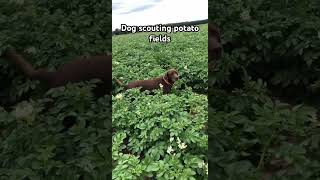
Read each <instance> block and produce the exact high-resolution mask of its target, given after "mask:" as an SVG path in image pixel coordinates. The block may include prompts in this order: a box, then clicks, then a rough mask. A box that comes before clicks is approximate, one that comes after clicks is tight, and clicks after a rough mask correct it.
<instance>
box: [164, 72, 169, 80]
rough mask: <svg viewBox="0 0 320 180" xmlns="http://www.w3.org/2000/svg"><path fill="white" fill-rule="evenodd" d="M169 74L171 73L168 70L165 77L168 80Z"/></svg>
mask: <svg viewBox="0 0 320 180" xmlns="http://www.w3.org/2000/svg"><path fill="white" fill-rule="evenodd" d="M169 76H170V75H169V71H167V72H166V74H165V75H164V78H165V79H166V80H169Z"/></svg>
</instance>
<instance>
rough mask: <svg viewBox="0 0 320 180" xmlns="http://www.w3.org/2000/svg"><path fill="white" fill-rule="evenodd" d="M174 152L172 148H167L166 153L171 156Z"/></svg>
mask: <svg viewBox="0 0 320 180" xmlns="http://www.w3.org/2000/svg"><path fill="white" fill-rule="evenodd" d="M173 151H174V149H173V148H172V146H169V147H168V149H167V153H168V154H171V153H172V152H173Z"/></svg>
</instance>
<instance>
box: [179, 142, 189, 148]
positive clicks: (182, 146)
mask: <svg viewBox="0 0 320 180" xmlns="http://www.w3.org/2000/svg"><path fill="white" fill-rule="evenodd" d="M178 146H179V148H180V149H185V148H187V145H186V144H185V143H181V144H178Z"/></svg>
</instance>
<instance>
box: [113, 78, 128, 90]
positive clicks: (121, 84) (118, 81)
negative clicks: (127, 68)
mask: <svg viewBox="0 0 320 180" xmlns="http://www.w3.org/2000/svg"><path fill="white" fill-rule="evenodd" d="M115 80H116V81H117V83H118V84H119V85H120V86H122V87H124V88H127V86H126V85H125V84H123V82H122V81H120V80H119V79H117V78H115Z"/></svg>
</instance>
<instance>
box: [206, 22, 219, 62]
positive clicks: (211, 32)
mask: <svg viewBox="0 0 320 180" xmlns="http://www.w3.org/2000/svg"><path fill="white" fill-rule="evenodd" d="M208 36H209V37H208V41H209V42H208V53H209V61H211V60H215V59H219V58H220V57H221V56H222V53H223V49H222V45H221V38H220V32H219V30H218V28H217V27H216V26H214V25H213V24H210V23H209V26H208Z"/></svg>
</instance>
